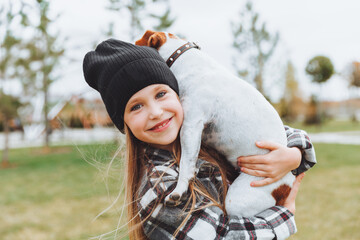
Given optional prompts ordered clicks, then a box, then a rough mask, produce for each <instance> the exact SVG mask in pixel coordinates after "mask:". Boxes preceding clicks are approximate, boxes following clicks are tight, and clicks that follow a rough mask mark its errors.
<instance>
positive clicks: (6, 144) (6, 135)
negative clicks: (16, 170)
mask: <svg viewBox="0 0 360 240" xmlns="http://www.w3.org/2000/svg"><path fill="white" fill-rule="evenodd" d="M3 125H4V139H5V141H4V150H3V153H2V160H1V167H2V168H8V167H10V163H9V134H10V127H9V121H8V119H7V118H6V117H5V118H4V120H3Z"/></svg>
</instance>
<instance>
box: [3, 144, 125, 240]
mask: <svg viewBox="0 0 360 240" xmlns="http://www.w3.org/2000/svg"><path fill="white" fill-rule="evenodd" d="M115 150H116V146H115V145H113V144H109V145H104V146H99V145H97V146H81V147H79V150H78V149H76V148H75V147H56V148H52V150H51V153H50V154H44V153H43V152H42V150H41V149H38V148H33V149H19V150H13V151H11V153H10V157H11V163H12V164H13V165H14V167H13V168H9V169H1V170H0V182H1V187H0V212H1V214H0V223H1V224H0V236H1V238H0V239H3V240H6V239H9V240H13V239H16V240H18V239H19V240H20V239H36V240H41V239H44V240H45V239H46V240H49V239H74V240H75V239H88V237H91V236H96V235H100V234H102V233H106V232H109V231H112V230H114V229H115V228H116V226H117V221H118V218H119V217H120V215H121V214H120V213H119V211H120V207H119V206H120V205H122V202H123V201H122V199H121V201H119V204H118V205H117V207H114V208H113V209H112V210H110V211H108V212H107V213H105V214H104V215H102V216H101V217H100V218H98V219H97V220H95V221H93V219H94V218H95V217H96V216H97V215H98V214H99V213H100V212H101V211H102V210H104V209H105V208H106V207H108V206H109V205H110V204H111V202H112V200H113V199H114V198H115V197H116V195H117V193H118V190H119V188H120V185H121V184H120V182H119V179H121V175H120V172H121V171H118V172H117V173H115V172H114V171H112V172H111V173H110V174H109V176H110V177H109V178H108V181H109V189H110V190H109V194H108V192H107V190H106V187H105V184H104V181H103V179H104V175H105V174H106V171H105V170H100V171H99V170H98V169H97V168H95V167H94V166H91V165H90V164H89V163H88V162H86V161H85V160H84V159H83V158H82V154H85V159H87V161H89V162H91V163H94V162H93V160H92V159H96V161H98V163H96V165H97V166H98V168H103V169H105V168H104V167H105V166H106V164H107V163H108V162H109V161H110V159H111V157H112V155H113V154H114V152H115ZM116 165H117V166H119V164H118V163H117V164H115V165H114V166H116ZM115 169H117V170H119V169H118V167H115Z"/></svg>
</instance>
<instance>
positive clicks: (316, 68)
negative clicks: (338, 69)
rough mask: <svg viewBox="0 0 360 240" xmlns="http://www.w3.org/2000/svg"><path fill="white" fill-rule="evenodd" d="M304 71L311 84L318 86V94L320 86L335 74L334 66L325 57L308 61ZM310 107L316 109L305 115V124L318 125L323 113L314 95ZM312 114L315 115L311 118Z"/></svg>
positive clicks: (317, 57)
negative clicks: (308, 76)
mask: <svg viewBox="0 0 360 240" xmlns="http://www.w3.org/2000/svg"><path fill="white" fill-rule="evenodd" d="M305 71H306V73H307V74H308V75H310V77H311V80H312V82H315V83H317V84H319V85H320V92H321V87H322V85H323V84H324V83H325V82H326V81H327V80H329V79H330V78H331V76H332V75H333V74H334V73H335V70H334V65H333V64H332V62H331V60H330V59H329V58H328V57H325V56H316V57H314V58H312V59H310V61H309V62H308V64H307V65H306V68H305ZM320 92H319V93H318V95H319V94H320ZM310 107H311V108H312V109H316V111H314V110H311V111H310V113H309V114H308V115H307V117H306V120H305V122H306V123H308V124H311V123H315V124H320V123H321V122H322V121H323V113H322V110H321V105H320V104H319V100H318V98H317V97H316V95H313V96H312V98H311V102H310ZM312 114H316V115H314V116H313V115H312Z"/></svg>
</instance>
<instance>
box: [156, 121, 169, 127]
mask: <svg viewBox="0 0 360 240" xmlns="http://www.w3.org/2000/svg"><path fill="white" fill-rule="evenodd" d="M166 123H167V122H165V123H163V124H161V125H160V126H157V127H155V129H159V128H162V127H163V126H165V125H166Z"/></svg>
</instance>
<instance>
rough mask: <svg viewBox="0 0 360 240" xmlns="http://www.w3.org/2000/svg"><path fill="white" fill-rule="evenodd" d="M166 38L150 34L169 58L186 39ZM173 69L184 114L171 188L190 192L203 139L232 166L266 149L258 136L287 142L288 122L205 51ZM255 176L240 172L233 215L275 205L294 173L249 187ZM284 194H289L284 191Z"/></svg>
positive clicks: (232, 193) (230, 203)
mask: <svg viewBox="0 0 360 240" xmlns="http://www.w3.org/2000/svg"><path fill="white" fill-rule="evenodd" d="M144 36H145V35H144ZM156 37H158V36H156ZM165 37H167V38H166V43H165V44H164V42H162V43H161V44H159V43H158V42H156V41H157V40H159V41H163V38H164V36H160V37H159V39H156V38H153V39H149V40H148V42H150V44H154V46H156V48H157V49H158V51H159V53H160V55H161V56H162V57H163V58H164V59H165V60H166V59H167V58H168V57H169V56H170V55H171V54H172V53H173V52H174V51H176V49H177V48H178V47H180V46H181V45H183V44H184V43H186V42H185V41H184V40H181V39H178V38H175V37H171V36H170V37H169V35H168V36H165ZM151 42H152V43H151ZM171 70H172V72H173V73H174V75H175V76H176V78H177V80H178V82H179V89H180V95H181V102H182V104H183V108H184V116H185V119H184V123H183V126H182V130H181V135H180V139H181V148H182V156H181V160H180V174H179V181H178V185H177V187H176V188H175V190H174V191H173V192H175V193H179V194H180V195H181V194H182V193H183V192H184V191H186V189H187V186H186V188H185V187H184V185H185V183H186V182H187V181H189V180H190V179H191V178H192V176H193V172H194V171H195V169H194V168H195V164H194V163H193V161H196V159H197V156H198V150H199V147H200V142H201V141H203V142H205V143H206V144H207V145H209V146H211V147H213V148H214V149H216V150H218V151H219V152H221V153H222V154H224V155H225V156H226V158H227V159H228V160H229V161H230V162H231V163H232V164H233V165H234V166H236V162H237V160H236V159H237V157H239V156H249V155H256V154H265V153H267V152H268V151H267V150H264V149H260V148H257V147H256V146H255V142H256V141H259V140H267V141H274V142H277V143H280V144H282V145H286V143H287V139H286V134H285V130H284V126H283V124H282V121H281V119H280V117H279V115H278V114H277V112H276V111H275V109H274V108H273V107H272V106H271V104H270V103H269V102H268V101H267V100H266V99H265V98H264V97H263V96H262V94H261V93H259V92H258V91H257V90H256V89H255V88H254V87H252V86H251V85H250V84H248V83H246V82H245V81H243V80H241V79H239V78H238V77H236V76H234V75H233V74H231V73H230V72H229V71H227V70H226V69H225V68H223V67H222V66H221V65H219V64H218V63H217V62H216V61H214V60H212V59H211V58H210V57H209V56H207V55H206V54H205V53H203V52H201V51H198V50H191V51H187V52H185V53H183V54H182V55H181V56H180V57H179V58H178V59H177V60H176V61H175V62H174V63H173V65H172V66H171ZM204 126H205V128H204ZM185 168H189V169H190V170H188V169H185ZM184 169H185V170H184ZM189 171H190V172H191V171H193V172H192V173H189ZM256 179H259V178H257V177H254V176H250V175H247V174H244V173H242V174H240V176H239V177H238V178H237V179H236V180H235V181H234V183H233V184H232V185H231V186H230V188H229V191H228V194H227V199H226V209H227V211H228V213H229V214H236V215H240V216H253V215H255V214H256V213H258V212H260V211H261V210H264V209H266V208H268V207H271V206H273V205H275V203H276V201H275V198H274V196H272V192H273V191H274V189H277V188H279V187H280V186H282V185H284V184H285V185H286V186H288V185H290V186H291V183H292V182H293V180H294V176H292V174H291V173H289V174H288V175H287V176H286V177H285V178H283V179H282V180H280V181H278V182H276V183H274V184H270V185H267V186H265V187H259V188H252V187H250V182H251V181H254V180H256ZM282 197H286V194H283V195H282ZM280 198H281V196H280ZM277 200H278V199H277Z"/></svg>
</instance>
